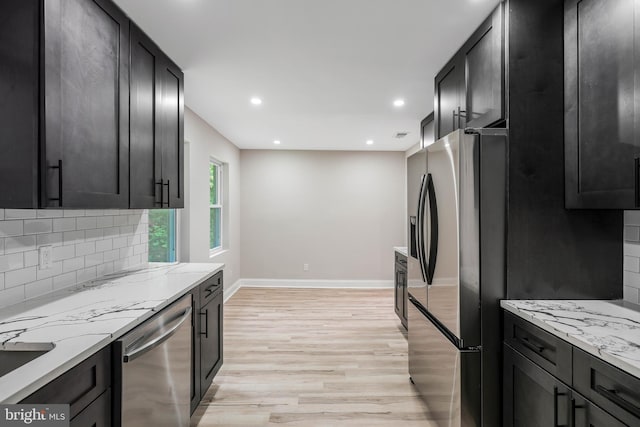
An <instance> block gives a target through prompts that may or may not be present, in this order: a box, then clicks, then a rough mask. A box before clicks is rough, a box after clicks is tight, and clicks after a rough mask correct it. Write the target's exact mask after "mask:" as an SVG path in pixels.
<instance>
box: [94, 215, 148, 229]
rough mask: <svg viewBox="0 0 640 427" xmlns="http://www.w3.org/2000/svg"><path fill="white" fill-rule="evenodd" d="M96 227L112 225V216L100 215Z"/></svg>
mask: <svg viewBox="0 0 640 427" xmlns="http://www.w3.org/2000/svg"><path fill="white" fill-rule="evenodd" d="M138 219H139V218H138ZM96 227H98V228H107V227H113V217H112V216H101V217H98V219H97V221H96Z"/></svg>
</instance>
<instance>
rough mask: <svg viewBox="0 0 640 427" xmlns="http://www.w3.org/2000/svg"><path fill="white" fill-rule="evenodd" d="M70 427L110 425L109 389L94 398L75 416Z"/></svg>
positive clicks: (110, 426) (104, 426)
mask: <svg viewBox="0 0 640 427" xmlns="http://www.w3.org/2000/svg"><path fill="white" fill-rule="evenodd" d="M70 427H112V424H111V389H108V390H107V391H105V392H104V393H102V395H101V396H100V397H98V398H97V399H96V400H94V401H93V402H92V403H91V405H89V406H87V407H86V408H85V409H84V410H83V411H82V412H80V413H79V414H78V415H77V416H76V417H75V418H73V419H72V420H71V423H70Z"/></svg>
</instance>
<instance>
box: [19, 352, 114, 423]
mask: <svg viewBox="0 0 640 427" xmlns="http://www.w3.org/2000/svg"><path fill="white" fill-rule="evenodd" d="M110 387H111V347H110V346H108V347H106V348H104V349H102V350H100V351H99V352H97V353H96V354H94V355H92V356H90V357H89V358H88V359H86V360H85V361H83V362H80V363H79V364H78V365H77V366H75V367H73V368H71V369H70V370H68V371H67V372H65V373H64V374H62V375H60V376H59V377H58V378H56V379H54V380H53V381H51V382H50V383H49V384H47V385H45V386H44V387H42V388H41V389H40V390H38V391H36V392H35V393H33V394H32V395H30V396H29V397H27V398H26V399H24V400H23V401H22V402H20V403H39V404H68V405H70V417H71V425H72V426H74V427H75V426H77V427H90V426H97V427H100V426H105V427H106V426H110V425H111V410H112V409H111V408H112V406H111V388H110Z"/></svg>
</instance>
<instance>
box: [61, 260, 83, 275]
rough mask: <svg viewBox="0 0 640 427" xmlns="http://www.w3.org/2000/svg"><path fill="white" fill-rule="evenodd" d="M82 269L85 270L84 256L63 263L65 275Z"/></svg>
mask: <svg viewBox="0 0 640 427" xmlns="http://www.w3.org/2000/svg"><path fill="white" fill-rule="evenodd" d="M81 268H84V257H82V256H81V257H76V258H71V259H65V260H64V261H62V272H64V273H68V272H70V271H75V270H80V269H81Z"/></svg>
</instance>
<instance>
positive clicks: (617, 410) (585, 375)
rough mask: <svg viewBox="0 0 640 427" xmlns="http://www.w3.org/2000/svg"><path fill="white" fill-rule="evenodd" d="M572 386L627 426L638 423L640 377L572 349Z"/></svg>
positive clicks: (639, 413) (639, 416)
mask: <svg viewBox="0 0 640 427" xmlns="http://www.w3.org/2000/svg"><path fill="white" fill-rule="evenodd" d="M573 379H574V381H573V384H574V388H575V389H576V390H577V391H578V392H580V393H582V394H583V395H584V396H586V397H587V399H589V400H591V401H592V402H594V403H595V404H596V405H598V406H600V407H601V408H602V409H604V410H605V411H607V412H609V413H610V414H612V415H613V416H615V417H616V418H618V419H619V420H621V421H622V422H624V423H625V424H627V425H630V426H637V425H640V379H638V378H635V377H633V376H632V375H629V374H627V373H626V372H623V371H621V370H619V369H618V368H615V367H614V366H612V365H610V364H608V363H606V362H604V361H602V360H600V359H598V358H596V357H593V356H591V355H590V354H588V353H586V352H584V351H582V350H580V349H577V348H576V349H574V351H573Z"/></svg>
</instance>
